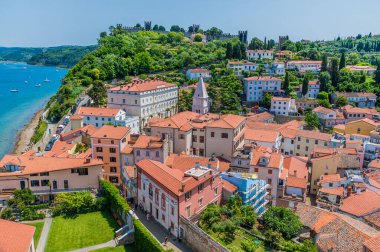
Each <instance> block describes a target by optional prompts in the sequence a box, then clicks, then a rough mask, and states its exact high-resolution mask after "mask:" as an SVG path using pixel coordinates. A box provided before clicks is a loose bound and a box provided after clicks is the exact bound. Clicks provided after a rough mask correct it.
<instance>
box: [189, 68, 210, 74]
mask: <svg viewBox="0 0 380 252" xmlns="http://www.w3.org/2000/svg"><path fill="white" fill-rule="evenodd" d="M189 72H190V73H208V72H210V71H209V70H207V69H202V68H194V69H189Z"/></svg>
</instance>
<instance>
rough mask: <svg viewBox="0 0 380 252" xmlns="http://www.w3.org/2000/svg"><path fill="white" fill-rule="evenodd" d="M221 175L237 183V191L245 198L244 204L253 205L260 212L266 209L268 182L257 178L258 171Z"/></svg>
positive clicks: (232, 182) (234, 183)
mask: <svg viewBox="0 0 380 252" xmlns="http://www.w3.org/2000/svg"><path fill="white" fill-rule="evenodd" d="M220 176H221V177H222V178H223V179H224V180H226V181H228V182H230V183H231V184H233V185H235V186H236V187H237V188H238V189H237V193H238V194H239V196H240V197H241V198H242V200H243V204H244V205H251V206H252V207H253V208H254V209H255V211H256V212H257V213H258V214H262V213H263V212H264V211H265V205H266V204H267V203H268V200H266V195H267V194H268V193H267V190H266V189H267V187H268V184H267V183H266V181H265V180H261V179H258V178H257V174H256V173H236V172H227V173H221V174H220Z"/></svg>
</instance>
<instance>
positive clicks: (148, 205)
mask: <svg viewBox="0 0 380 252" xmlns="http://www.w3.org/2000/svg"><path fill="white" fill-rule="evenodd" d="M136 166H137V183H138V192H137V194H138V196H137V198H138V203H139V205H142V206H143V207H144V209H145V210H147V211H148V212H149V214H150V216H151V217H153V218H154V219H155V220H156V221H157V222H158V223H160V224H161V225H162V226H164V227H165V228H166V229H168V230H170V232H171V233H172V234H173V235H175V236H179V235H180V234H181V233H183V230H182V229H181V227H180V226H179V217H180V216H183V217H185V218H188V219H192V218H194V217H196V216H198V215H199V214H200V213H201V212H202V211H203V210H204V209H205V208H206V207H207V205H209V204H212V203H216V204H220V201H221V199H222V179H221V177H220V176H219V171H215V170H212V169H210V168H208V167H205V166H200V165H199V163H196V164H195V166H194V167H192V168H190V169H188V167H183V168H180V167H178V168H170V167H168V166H166V165H165V164H162V163H160V162H157V161H153V160H141V161H140V162H138V163H137V164H136Z"/></svg>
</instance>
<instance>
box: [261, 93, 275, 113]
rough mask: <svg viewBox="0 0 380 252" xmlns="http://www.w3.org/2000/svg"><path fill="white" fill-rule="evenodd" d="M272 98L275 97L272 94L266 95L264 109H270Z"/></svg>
mask: <svg viewBox="0 0 380 252" xmlns="http://www.w3.org/2000/svg"><path fill="white" fill-rule="evenodd" d="M272 97H273V95H271V94H270V93H265V94H264V97H263V106H264V108H267V109H269V108H270V105H271V101H272Z"/></svg>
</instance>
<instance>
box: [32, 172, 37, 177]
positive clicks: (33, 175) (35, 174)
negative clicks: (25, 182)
mask: <svg viewBox="0 0 380 252" xmlns="http://www.w3.org/2000/svg"><path fill="white" fill-rule="evenodd" d="M30 176H31V177H36V176H38V173H34V174H30Z"/></svg>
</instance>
